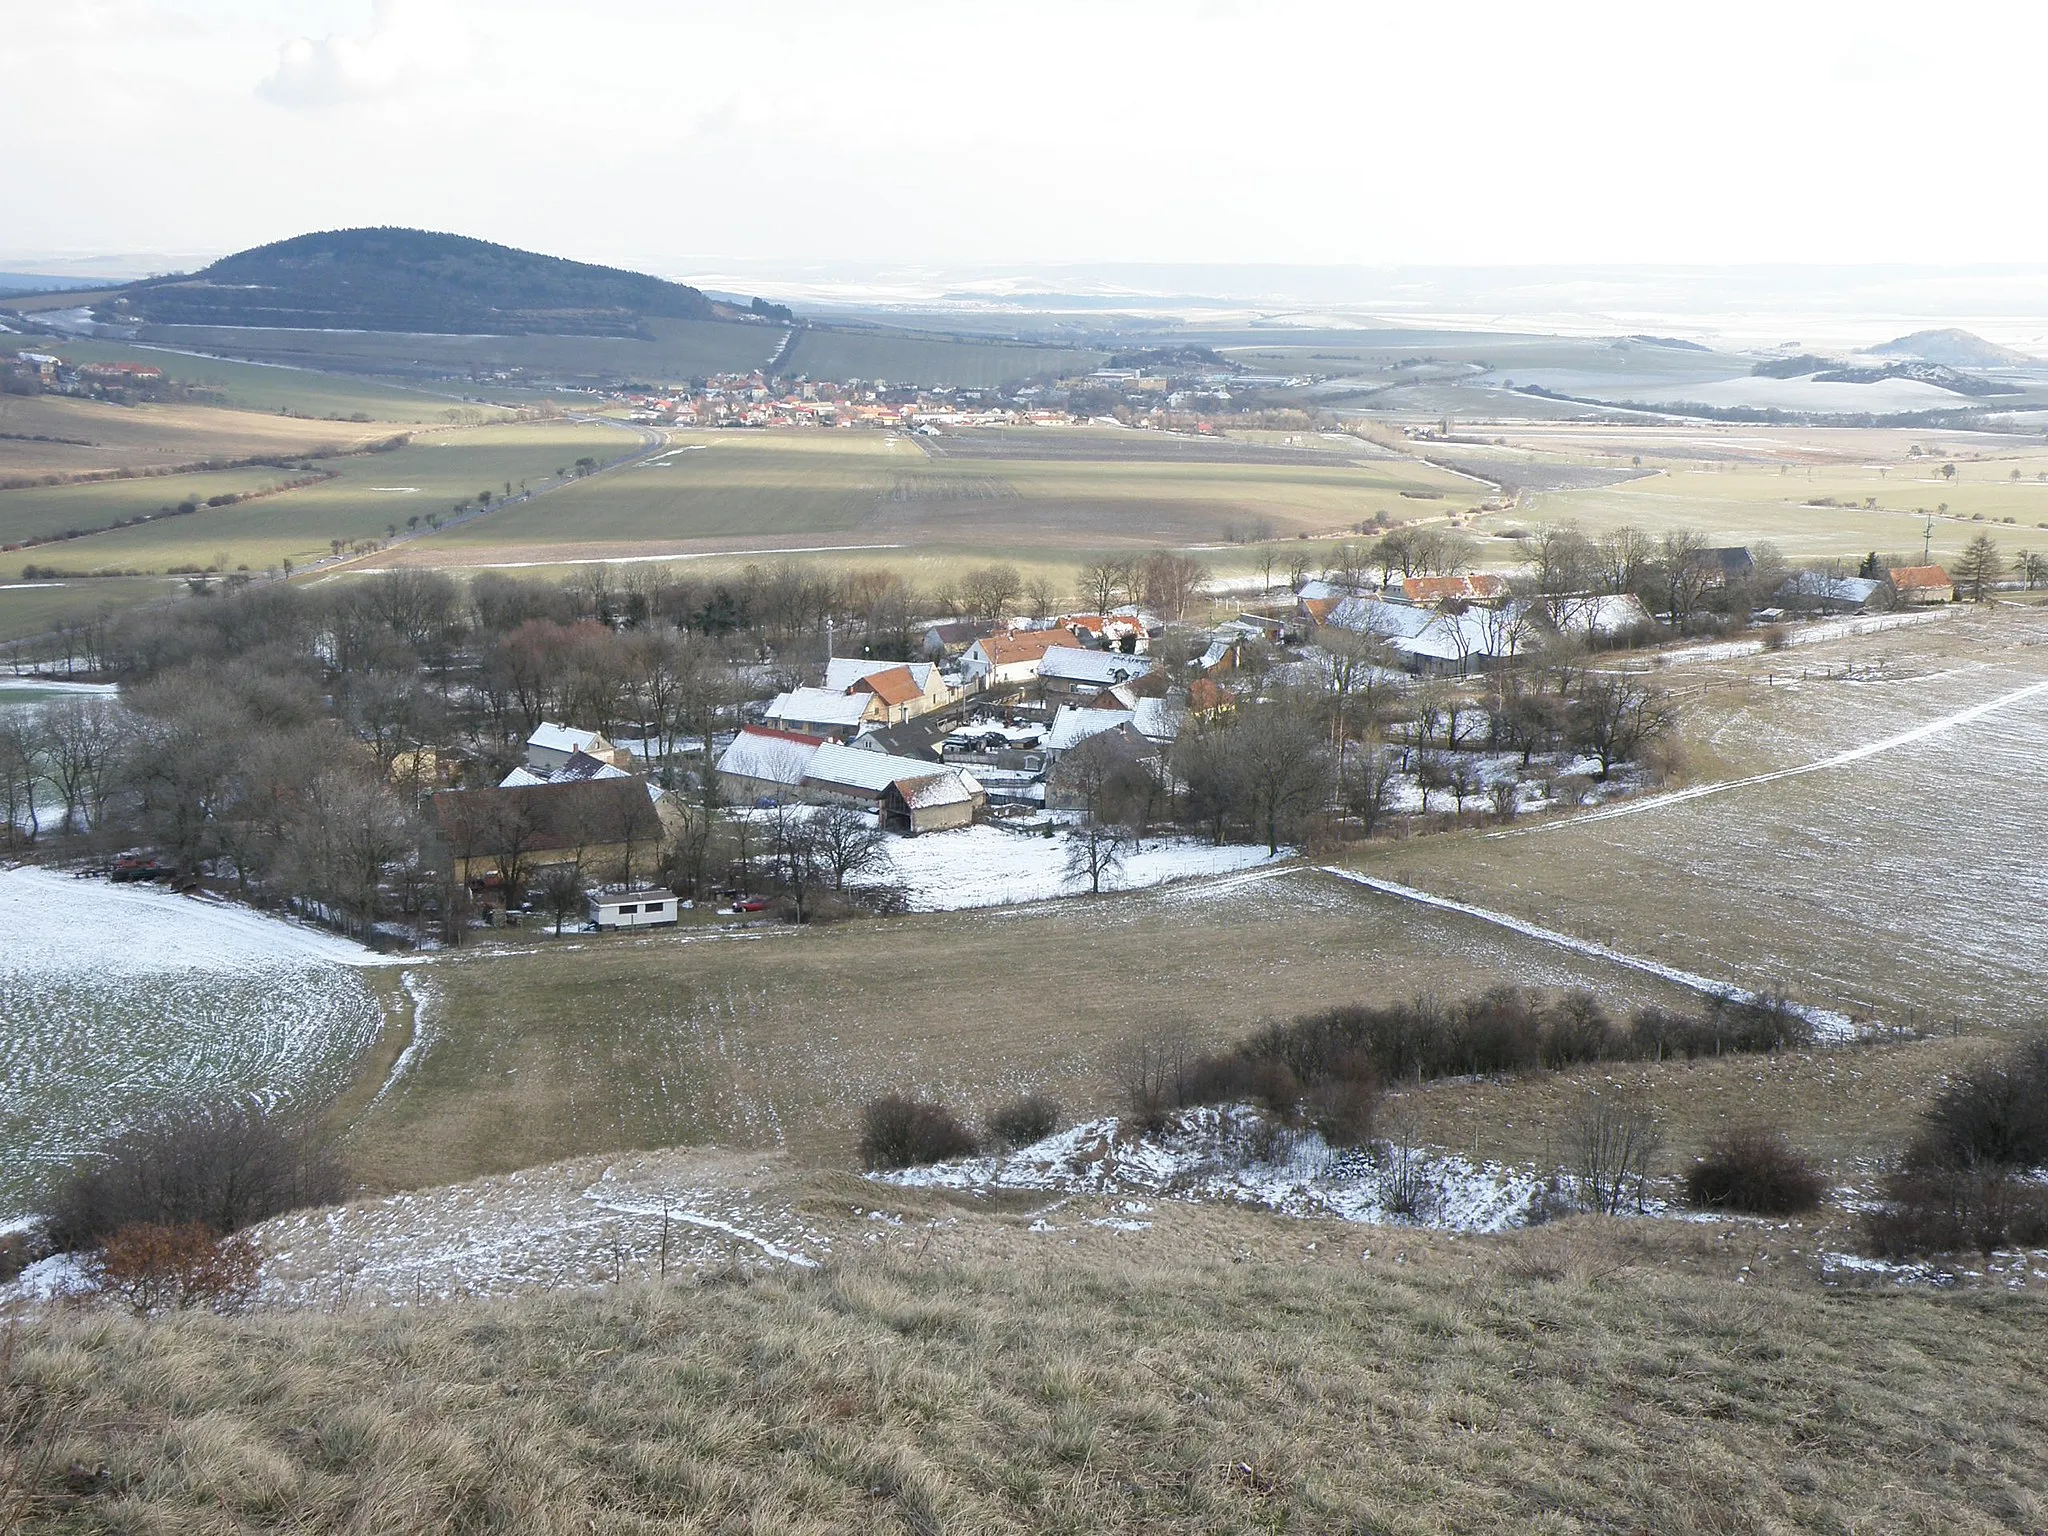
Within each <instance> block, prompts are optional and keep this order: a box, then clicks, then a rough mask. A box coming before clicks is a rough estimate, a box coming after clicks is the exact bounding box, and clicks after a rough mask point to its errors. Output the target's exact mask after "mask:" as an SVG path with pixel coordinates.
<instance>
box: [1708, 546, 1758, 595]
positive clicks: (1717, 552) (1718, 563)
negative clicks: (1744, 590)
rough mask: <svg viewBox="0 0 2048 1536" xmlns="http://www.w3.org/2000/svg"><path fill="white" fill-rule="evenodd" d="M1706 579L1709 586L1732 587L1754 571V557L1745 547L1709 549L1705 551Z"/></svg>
mask: <svg viewBox="0 0 2048 1536" xmlns="http://www.w3.org/2000/svg"><path fill="white" fill-rule="evenodd" d="M1706 561H1707V581H1708V584H1709V585H1710V586H1716V587H1732V586H1734V585H1735V584H1736V583H1737V582H1742V581H1747V580H1749V578H1750V577H1751V576H1752V575H1754V574H1755V572H1756V559H1755V557H1754V556H1752V555H1751V554H1750V552H1749V551H1748V550H1746V549H1742V548H1729V549H1710V550H1708V551H1707V552H1706Z"/></svg>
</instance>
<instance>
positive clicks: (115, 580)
mask: <svg viewBox="0 0 2048 1536" xmlns="http://www.w3.org/2000/svg"><path fill="white" fill-rule="evenodd" d="M182 590H183V584H182V583H180V582H179V581H177V580H176V579H175V578H173V579H170V580H166V579H165V578H163V577H161V576H113V577H98V578H95V579H92V580H81V581H54V582H50V581H39V582H34V583H28V584H17V583H15V582H13V581H11V580H0V641H7V640H20V639H24V638H26V637H28V636H30V635H40V634H42V633H44V632H45V631H47V630H49V629H50V628H51V627H53V626H54V625H57V624H62V623H67V622H70V621H73V620H82V619H89V618H91V617H92V616H93V615H95V614H97V613H100V612H102V611H105V612H118V611H119V610H121V609H124V608H134V607H137V606H139V605H140V604H143V603H148V602H158V601H162V600H163V599H165V598H174V597H176V596H178V594H179V593H180V592H181V591H182Z"/></svg>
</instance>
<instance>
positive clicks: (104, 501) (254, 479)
mask: <svg viewBox="0 0 2048 1536" xmlns="http://www.w3.org/2000/svg"><path fill="white" fill-rule="evenodd" d="M289 473H290V472H288V471H283V470H278V469H275V468H271V467H264V468H257V469H224V470H215V471H207V472H202V473H200V474H193V475H151V476H148V477H147V478H143V479H136V480H89V481H85V482H83V483H81V484H76V485H48V486H33V487H30V488H28V489H25V490H18V491H0V543H11V542H13V541H15V540H17V539H35V538H48V537H49V536H50V535H52V534H58V533H63V532H64V531H66V530H67V529H85V530H90V529H95V528H106V527H108V526H109V525H111V524H113V523H116V522H118V521H120V520H121V519H122V518H124V517H134V516H136V515H138V514H142V513H154V512H157V511H160V510H161V509H163V508H165V507H174V506H176V505H177V504H178V503H179V502H181V501H186V500H191V501H195V502H200V503H204V502H205V500H206V498H207V497H209V496H218V495H222V494H224V493H227V492H235V493H247V492H250V491H263V490H269V489H271V488H272V487H274V486H276V485H277V484H279V483H280V482H281V481H283V480H284V479H286V478H288V476H289ZM25 558H29V559H33V558H34V555H33V554H30V555H28V556H26V557H25Z"/></svg>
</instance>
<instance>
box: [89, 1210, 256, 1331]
mask: <svg viewBox="0 0 2048 1536" xmlns="http://www.w3.org/2000/svg"><path fill="white" fill-rule="evenodd" d="M262 1263H263V1254H262V1251H261V1250H260V1249H259V1248H257V1246H256V1244H255V1241H254V1240H253V1239H251V1238H250V1236H249V1235H248V1234H247V1233H246V1232H236V1233H231V1234H230V1235H228V1236H226V1237H222V1236H220V1235H219V1234H218V1233H216V1232H215V1231H214V1230H213V1229H212V1228H211V1227H209V1226H206V1225H204V1224H202V1223H198V1222H193V1223H189V1224H187V1225H184V1226H175V1227H173V1226H163V1225H161V1224H159V1223H156V1222H137V1223H136V1224H135V1225H133V1226H127V1227H123V1228H121V1229H120V1230H119V1231H118V1232H114V1233H112V1234H110V1235H109V1236H108V1238H107V1240H106V1242H105V1243H104V1244H103V1245H102V1246H101V1247H100V1249H99V1250H98V1251H97V1252H96V1253H93V1254H92V1255H90V1256H89V1257H88V1258H87V1259H86V1261H85V1264H84V1269H85V1275H86V1279H87V1282H88V1284H89V1285H90V1286H91V1288H92V1290H93V1291H94V1292H96V1293H97V1294H99V1295H101V1296H106V1297H109V1298H112V1299H115V1300H118V1301H121V1302H124V1303H126V1304H127V1305H128V1306H129V1307H130V1308H132V1309H133V1310H134V1312H135V1314H136V1315H137V1316H138V1317H149V1316H153V1315H155V1314H156V1313H159V1312H183V1311H189V1310H191V1309H192V1308H195V1307H204V1308H206V1309H208V1310H209V1311H213V1312H239V1311H241V1310H242V1308H244V1307H246V1306H247V1305H248V1304H249V1302H250V1301H251V1299H253V1298H254V1296H255V1294H256V1283H257V1271H258V1270H259V1269H260V1267H261V1266H262Z"/></svg>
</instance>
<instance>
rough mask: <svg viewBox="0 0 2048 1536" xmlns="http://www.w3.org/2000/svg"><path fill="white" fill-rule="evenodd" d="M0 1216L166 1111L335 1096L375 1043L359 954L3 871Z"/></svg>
mask: <svg viewBox="0 0 2048 1536" xmlns="http://www.w3.org/2000/svg"><path fill="white" fill-rule="evenodd" d="M0 936H4V938H0V1218H4V1217H7V1216H10V1215H18V1214H20V1213H21V1212H22V1211H24V1210H26V1209H29V1208H32V1206H33V1203H34V1201H35V1200H36V1198H37V1194H38V1191H39V1190H40V1188H41V1187H42V1185H43V1182H44V1180H45V1179H46V1177H47V1176H48V1173H49V1170H50V1168H51V1167H52V1166H53V1165H54V1164H57V1163H61V1162H63V1161H65V1160H66V1159H68V1158H70V1157H71V1156H72V1155H74V1154H75V1153H76V1152H77V1151H78V1150H79V1149H80V1148H81V1147H85V1146H89V1145H91V1144H92V1143H93V1142H94V1141H95V1140H97V1139H98V1138H99V1137H101V1136H103V1135H104V1134H106V1133H107V1131H109V1130H110V1129H114V1128H118V1127H119V1126H121V1125H122V1124H124V1123H128V1122H131V1121H133V1120H134V1119H136V1118H138V1117H140V1116H142V1115H144V1114H147V1113H149V1112H150V1111H152V1110H154V1109H156V1108H158V1107H159V1106H161V1105H163V1104H165V1103H167V1102H175V1101H177V1100H179V1099H183V1098H188V1097H191V1096H195V1095H199V1094H204V1093H210V1092H215V1091H219V1090H223V1089H228V1090H237V1091H242V1092H248V1093H252V1094H256V1095H258V1096H260V1097H263V1098H265V1099H270V1100H280V1099H292V1098H299V1097H305V1098H307V1099H317V1098H321V1097H325V1096H326V1095H327V1094H329V1093H331V1092H334V1091H337V1090H338V1089H340V1088H341V1087H342V1086H343V1084H344V1083H345V1082H346V1081H347V1079H348V1076H349V1073H350V1072H351V1070H352V1069H353V1067H354V1065H355V1063H356V1061H357V1060H358V1058H359V1057H360V1056H361V1055H362V1053H363V1052H364V1051H365V1050H366V1049H367V1048H368V1047H369V1045H370V1044H371V1042H373V1041H374V1040H375V1039H376V1038H377V1035H378V1032H379V1031H380V1030H381V1029H382V1027H383V1009H382V1007H381V1005H380V1004H379V1002H378V1000H377V997H376V996H375V994H374V993H373V992H372V990H371V988H370V987H369V986H368V985H367V984H366V983H365V979H364V976H363V974H362V972H361V971H360V969H359V968H358V966H359V965H360V962H361V961H362V960H364V959H368V958H370V957H369V952H368V951H366V950H362V949H359V948H358V947H356V946H355V945H352V944H347V943H344V942H343V941H341V940H339V939H335V938H332V937H330V936H328V935H326V934H322V933H317V932H314V931H311V930H308V929H302V928H297V927H294V926H292V925H290V924H288V923H282V922H278V921H276V920H274V919H270V918H265V917H261V916H258V915H257V914H255V913H252V912H249V911H247V910H245V909H242V908H236V907H229V906H225V905H222V904H217V903H211V902H200V901H193V900H189V899H187V898H184V897H179V896H172V895H170V894H168V893H165V892H161V891H156V890H150V889H140V888H135V887H117V886H109V885H106V884H105V883H103V882H101V881H96V880H95V881H87V880H73V879H70V878H69V877H66V876H62V875H53V874H49V873H47V872H45V871H41V870H29V869H15V870H4V871H0Z"/></svg>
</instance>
